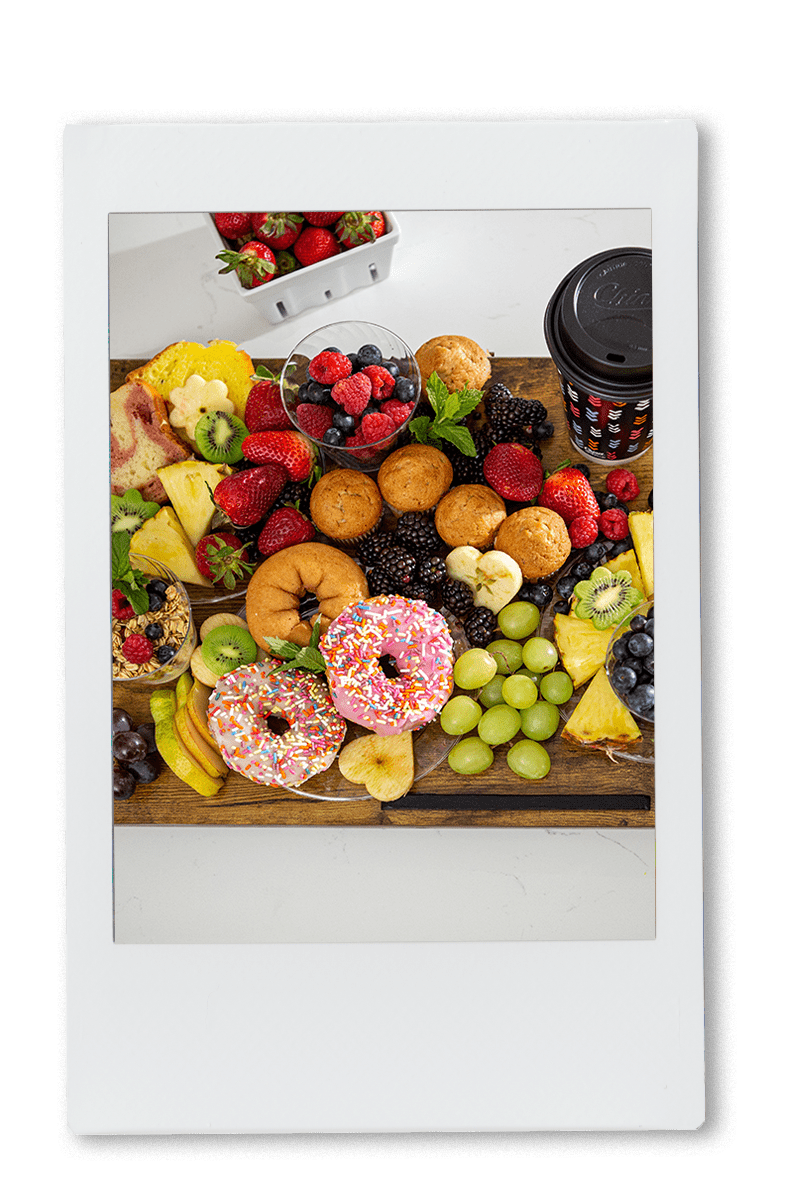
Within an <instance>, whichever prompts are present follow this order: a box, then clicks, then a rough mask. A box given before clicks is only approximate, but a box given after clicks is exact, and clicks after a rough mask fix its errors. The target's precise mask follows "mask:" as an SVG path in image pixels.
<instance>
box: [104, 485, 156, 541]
mask: <svg viewBox="0 0 789 1200" xmlns="http://www.w3.org/2000/svg"><path fill="white" fill-rule="evenodd" d="M158 511H159V505H158V504H157V503H156V501H155V500H143V498H142V496H141V495H140V493H139V492H138V491H137V490H136V488H129V490H128V491H126V492H124V493H123V495H122V496H110V529H111V530H112V532H113V533H134V532H135V530H137V529H139V528H140V526H141V525H144V524H145V522H146V521H147V520H148V518H149V517H155V516H156V514H157V513H158Z"/></svg>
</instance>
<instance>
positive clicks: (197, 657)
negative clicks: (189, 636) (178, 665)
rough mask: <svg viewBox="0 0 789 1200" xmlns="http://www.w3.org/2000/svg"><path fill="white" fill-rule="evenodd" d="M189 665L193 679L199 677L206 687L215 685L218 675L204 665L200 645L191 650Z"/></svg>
mask: <svg viewBox="0 0 789 1200" xmlns="http://www.w3.org/2000/svg"><path fill="white" fill-rule="evenodd" d="M225 624H229V622H227V621H226V622H225ZM190 667H191V669H192V675H193V676H194V678H195V679H199V680H200V682H201V683H204V684H205V685H206V687H210V688H213V687H216V683H217V680H218V679H219V676H218V675H215V674H214V672H213V671H209V669H208V667H207V666H206V665H205V659H204V658H203V651H202V649H201V648H200V646H196V647H195V649H194V650H193V651H192V658H191V661H190Z"/></svg>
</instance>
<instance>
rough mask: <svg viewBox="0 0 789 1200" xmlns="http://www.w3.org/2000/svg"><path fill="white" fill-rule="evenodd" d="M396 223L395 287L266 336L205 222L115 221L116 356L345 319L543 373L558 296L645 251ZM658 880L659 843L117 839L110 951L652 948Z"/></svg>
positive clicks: (620, 838)
mask: <svg viewBox="0 0 789 1200" xmlns="http://www.w3.org/2000/svg"><path fill="white" fill-rule="evenodd" d="M396 215H397V220H398V222H399V225H400V229H401V236H400V241H399V243H398V244H397V245H396V246H395V249H394V258H393V264H392V270H391V274H390V276H389V278H388V279H385V280H381V281H379V282H377V283H375V284H374V285H372V286H370V287H367V288H364V289H362V290H360V291H357V292H354V293H352V294H351V295H349V296H346V297H343V298H340V299H336V300H333V301H331V302H329V303H327V304H325V305H323V306H321V307H320V308H319V309H312V310H310V311H307V312H304V313H302V314H300V315H298V316H296V317H294V318H292V319H290V320H286V321H284V322H282V323H281V324H278V325H269V324H268V323H267V322H266V321H265V320H264V319H263V318H262V317H261V314H260V312H259V310H258V308H257V307H256V306H255V304H254V303H251V302H249V301H247V300H246V299H245V298H244V297H242V296H239V295H238V294H237V293H236V291H235V288H234V284H233V281H232V280H231V279H229V278H228V277H222V276H219V275H218V273H217V270H218V267H219V263H217V262H216V260H215V257H214V255H215V253H216V246H215V244H214V241H213V239H212V236H211V232H210V230H209V229H208V227H207V225H206V222H205V218H204V216H203V214H200V213H196V214H195V213H192V214H113V215H112V216H111V218H110V356H111V357H112V358H147V357H149V356H152V355H153V354H155V353H156V352H157V351H159V350H161V349H162V348H163V347H164V346H166V345H168V344H169V343H170V342H174V341H178V340H181V339H190V340H196V341H202V342H206V341H208V340H210V339H211V338H229V339H230V340H232V341H234V342H236V343H238V344H239V345H240V346H242V347H243V348H244V349H245V350H247V351H248V352H249V353H250V354H251V355H252V356H253V357H261V358H263V357H271V358H284V357H286V356H287V355H288V353H289V352H290V350H291V349H292V348H293V347H294V346H295V345H296V344H297V343H298V342H299V341H300V340H301V338H302V337H304V336H305V335H306V334H308V333H309V332H311V330H313V329H315V328H317V327H318V326H320V325H324V324H327V323H329V322H331V321H340V320H344V319H348V318H357V319H362V320H369V321H371V322H374V323H377V324H381V325H384V326H387V327H388V328H390V329H393V330H395V331H396V332H397V333H399V334H400V335H401V336H402V337H403V338H404V339H405V341H406V342H408V344H409V345H411V346H412V347H413V348H414V349H415V348H417V347H418V346H419V345H421V343H422V342H424V341H427V340H428V338H431V337H434V336H436V335H439V334H447V333H459V334H464V335H466V336H468V337H472V338H474V340H476V341H478V342H479V343H480V344H481V345H483V346H484V347H485V348H486V349H487V350H489V351H492V352H493V353H494V354H496V355H500V356H518V357H531V356H545V355H547V348H546V346H545V342H544V339H543V334H542V319H543V312H544V310H545V305H546V303H547V301H548V299H549V298H550V296H551V294H552V292H553V290H554V288H555V287H556V285H557V284H558V283H559V281H560V280H561V279H562V278H563V276H564V275H565V274H566V273H567V272H568V271H569V270H570V269H571V268H572V267H573V266H575V265H576V264H577V263H579V262H581V261H582V260H583V259H584V258H587V257H588V256H589V255H592V254H595V253H597V252H598V251H601V250H605V249H608V248H611V247H615V246H649V245H651V230H650V213H649V212H648V211H646V210H638V211H626V210H617V211H604V212H603V211H570V210H566V211H561V212H534V211H531V212H520V211H502V212H498V213H491V212H471V211H458V212H451V213H439V212H418V211H409V212H398V213H397V214H396ZM382 835H383V836H382ZM390 835H391V836H390ZM395 837H397V839H398V840H397V843H396V844H397V845H399V846H402V845H404V844H405V839H406V838H407V839H408V840H409V856H408V861H407V862H405V861H400V858H399V856H398V855H395V854H393V853H392V841H393V839H394V838H395ZM416 839H418V840H419V844H418V846H416V845H415V840H416ZM308 843H309V846H310V854H311V855H312V856H313V861H314V862H316V863H317V864H318V872H317V874H313V876H312V880H311V882H310V884H309V886H308V888H307V891H306V893H305V891H304V889H303V888H302V887H300V886H298V883H297V881H298V877H299V863H300V855H301V854H302V853H303V851H304V850H305V848H306V846H307V844H308ZM414 851H416V852H415V853H414ZM654 868H655V838H654V831H653V830H645V829H602V830H594V829H518V830H492V829H473V830H465V829H434V830H400V829H397V830H369V829H337V828H333V829H331V830H317V829H304V830H292V829H259V828H256V829H249V830H239V829H215V828H203V829H194V828H184V829H180V828H177V827H156V828H148V827H144V826H133V827H128V826H121V827H118V828H116V830H115V888H116V907H115V914H116V939H117V940H118V941H126V942H255V941H275V942H288V941H295V942H309V941H318V942H320V941H329V942H331V941H347V942H365V941H377V940H380V941H397V940H405V941H466V940H468V941H478V940H486V939H490V940H514V941H518V940H531V939H535V940H550V939H561V940H568V939H598V940H608V939H620V940H624V939H639V938H651V937H653V936H654V929H655V876H654ZM461 875H462V876H463V877H464V878H466V879H471V880H472V881H473V886H472V887H470V888H468V889H467V891H466V900H465V903H464V904H462V905H460V906H458V905H457V904H456V903H454V904H452V905H447V904H445V903H443V901H442V896H443V895H444V889H443V888H442V880H443V881H445V882H446V883H447V884H448V885H454V884H457V883H458V880H459V878H460V876H461ZM453 876H457V877H458V879H453ZM448 890H449V892H452V893H454V894H457V887H456V886H449V889H448ZM318 894H320V895H321V897H322V899H321V902H320V903H317V896H318ZM393 895H396V896H397V897H398V902H397V904H396V905H394V906H393V905H392V903H391V897H392V896H393Z"/></svg>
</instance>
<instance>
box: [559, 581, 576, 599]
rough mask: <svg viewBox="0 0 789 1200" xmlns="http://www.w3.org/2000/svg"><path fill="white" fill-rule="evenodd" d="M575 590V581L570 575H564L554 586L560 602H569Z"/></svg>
mask: <svg viewBox="0 0 789 1200" xmlns="http://www.w3.org/2000/svg"><path fill="white" fill-rule="evenodd" d="M574 588H575V580H574V579H573V577H572V575H565V576H563V578H562V579H560V580H559V582H558V583H557V585H556V590H557V592H558V593H559V595H560V596H561V598H562V600H569V599H570V597H571V596H572V594H573V590H574Z"/></svg>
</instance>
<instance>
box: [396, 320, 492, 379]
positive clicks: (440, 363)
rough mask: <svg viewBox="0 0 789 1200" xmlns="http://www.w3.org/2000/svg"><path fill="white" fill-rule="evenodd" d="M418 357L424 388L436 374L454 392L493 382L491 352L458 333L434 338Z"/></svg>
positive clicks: (426, 343)
mask: <svg viewBox="0 0 789 1200" xmlns="http://www.w3.org/2000/svg"><path fill="white" fill-rule="evenodd" d="M414 358H415V359H416V361H417V365H418V366H419V373H420V375H421V376H422V387H423V388H424V386H425V384H426V383H427V381H428V379H429V378H430V376H431V375H432V374H433V372H434V371H435V372H436V374H437V375H438V377H439V379H441V380H442V381H443V382H444V383H445V384H446V385H447V387H448V388H449V390H450V392H459V391H460V390H461V388H464V387H470V388H483V387H484V386H485V384H486V383H487V381H488V380H489V379H490V356H489V355H488V353H487V351H486V350H483V349H482V347H481V346H478V345H477V343H476V342H472V340H471V338H467V337H461V336H460V335H459V334H456V333H451V334H445V335H444V336H443V337H434V338H431V339H430V341H429V342H425V344H424V345H423V346H420V347H419V349H418V350H417V352H416V354H415V355H414Z"/></svg>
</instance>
